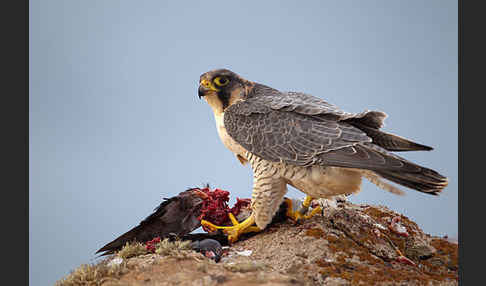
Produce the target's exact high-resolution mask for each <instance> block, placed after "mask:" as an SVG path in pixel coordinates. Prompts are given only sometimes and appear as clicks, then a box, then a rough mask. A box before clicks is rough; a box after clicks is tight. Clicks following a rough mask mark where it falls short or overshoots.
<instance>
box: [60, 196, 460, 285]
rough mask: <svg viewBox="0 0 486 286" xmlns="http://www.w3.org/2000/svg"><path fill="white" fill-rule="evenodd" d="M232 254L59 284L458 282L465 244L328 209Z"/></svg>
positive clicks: (167, 261)
mask: <svg viewBox="0 0 486 286" xmlns="http://www.w3.org/2000/svg"><path fill="white" fill-rule="evenodd" d="M224 251H225V254H224V255H223V257H222V259H221V261H220V262H219V263H216V262H214V261H213V260H211V259H208V258H206V257H204V256H203V255H201V254H200V253H196V252H194V251H192V250H181V251H180V252H177V254H175V252H171V253H172V254H171V255H161V254H144V255H139V256H136V257H132V258H128V259H121V258H120V257H118V256H117V255H113V256H110V257H108V258H106V259H105V260H103V261H102V262H100V263H99V264H97V265H92V266H89V267H93V269H95V268H96V267H98V268H100V269H101V268H102V269H104V272H103V271H98V272H99V273H101V272H103V273H111V274H106V275H98V276H99V277H97V278H93V279H92V280H91V281H88V280H89V279H88V278H86V276H87V275H86V273H87V272H88V271H87V270H86V271H85V272H86V273H85V275H84V276H83V277H84V278H82V279H84V282H83V281H81V280H82V279H81V278H79V277H80V274H79V273H78V274H76V273H77V272H79V269H77V270H75V271H74V272H73V273H72V274H71V275H69V276H67V277H66V278H64V279H63V280H60V281H59V282H58V285H457V284H458V247H457V243H456V242H453V241H450V240H449V239H447V238H441V237H434V236H431V235H428V234H425V233H424V232H423V231H422V230H421V229H420V228H419V226H418V225H417V224H416V223H414V222H413V221H410V220H409V219H408V218H407V217H406V216H404V215H401V214H398V213H395V212H393V211H391V210H389V209H388V208H386V207H382V206H370V205H355V204H352V203H350V202H345V201H340V202H337V203H332V204H328V205H327V207H326V208H325V209H324V211H323V213H322V215H317V216H314V217H313V218H311V219H309V220H306V221H304V222H303V223H300V224H294V223H293V222H291V221H285V222H281V223H276V224H274V225H272V226H270V227H269V228H267V229H266V230H265V231H264V232H261V233H258V234H255V235H252V236H248V237H246V238H245V239H242V240H241V241H238V242H237V243H235V244H233V245H231V246H230V247H228V248H226V249H224ZM83 267H85V268H86V267H88V266H83ZM110 271H111V272H110ZM76 277H78V278H79V279H78V280H77V281H76Z"/></svg>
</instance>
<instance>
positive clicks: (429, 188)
mask: <svg viewBox="0 0 486 286" xmlns="http://www.w3.org/2000/svg"><path fill="white" fill-rule="evenodd" d="M375 173H377V174H378V175H380V176H381V177H383V178H385V179H387V180H390V181H392V182H394V183H397V184H400V185H403V186H405V187H408V188H411V189H414V190H417V191H419V192H423V193H427V194H431V195H438V194H439V193H440V192H441V191H442V190H443V189H444V188H445V187H446V186H447V184H448V179H447V177H444V176H442V175H441V174H439V173H437V172H436V171H434V170H431V169H428V168H425V167H420V170H419V171H417V172H394V171H381V170H380V171H375Z"/></svg>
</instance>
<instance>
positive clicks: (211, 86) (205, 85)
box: [201, 79, 219, 91]
mask: <svg viewBox="0 0 486 286" xmlns="http://www.w3.org/2000/svg"><path fill="white" fill-rule="evenodd" d="M201 85H202V86H204V87H205V88H208V89H210V90H214V91H219V89H217V88H216V87H215V86H214V85H213V84H212V83H211V82H210V81H209V80H207V79H203V80H201Z"/></svg>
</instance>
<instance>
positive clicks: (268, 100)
mask: <svg viewBox="0 0 486 286" xmlns="http://www.w3.org/2000/svg"><path fill="white" fill-rule="evenodd" d="M385 117H386V115H385V114H384V113H382V112H377V111H367V112H362V113H358V114H354V113H347V112H344V111H342V110H340V109H339V108H338V107H336V106H334V105H332V104H329V103H327V102H326V101H324V100H322V99H320V98H317V97H313V96H311V95H307V94H304V93H297V92H279V91H277V90H275V89H272V88H269V87H266V86H262V85H257V86H256V87H255V90H254V91H253V94H252V95H250V96H248V98H247V99H246V100H244V101H240V102H238V103H235V104H233V105H231V106H230V107H228V108H227V109H226V110H225V116H224V125H225V128H226V131H227V132H228V134H229V135H230V136H231V137H232V138H233V139H234V140H235V141H236V142H238V143H239V144H240V145H242V146H243V147H244V148H245V149H247V150H248V151H249V152H251V153H253V154H255V155H257V156H259V157H261V158H263V159H265V160H269V161H273V162H279V161H283V162H286V163H289V164H293V165H299V166H305V165H312V164H321V165H328V166H339V167H349V168H363V169H371V170H389V169H400V170H404V171H415V170H416V168H415V167H414V165H413V164H406V163H404V161H403V159H402V158H400V157H398V156H395V155H393V154H391V153H389V152H387V151H386V150H385V149H383V148H380V147H379V146H376V145H374V144H372V143H371V142H372V141H373V140H372V138H371V137H370V136H368V134H367V133H366V132H365V131H363V130H361V129H360V128H358V127H357V126H355V125H353V124H352V123H353V122H354V121H350V120H349V119H351V120H353V119H355V120H358V121H359V122H360V123H362V124H367V126H371V127H373V128H380V127H381V126H383V120H384V118H385Z"/></svg>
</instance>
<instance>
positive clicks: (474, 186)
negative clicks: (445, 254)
mask: <svg viewBox="0 0 486 286" xmlns="http://www.w3.org/2000/svg"><path fill="white" fill-rule="evenodd" d="M458 2H459V6H458V20H459V30H458V32H459V38H458V40H459V45H458V54H459V59H458V63H459V66H458V68H459V70H458V71H459V78H458V79H459V86H458V87H459V96H458V112H459V114H458V115H459V116H458V117H459V118H458V119H459V130H458V137H459V152H458V153H459V154H458V163H459V174H458V175H459V190H458V202H459V285H480V284H481V283H482V282H481V281H483V280H484V277H483V275H481V274H482V273H484V272H485V270H484V267H483V265H484V254H483V253H484V244H483V241H484V240H485V236H484V235H483V228H484V218H485V217H486V213H485V212H483V210H485V209H486V208H485V203H486V201H485V200H483V199H482V197H483V196H484V193H485V192H486V190H485V186H484V177H485V174H484V173H483V171H484V168H485V167H484V163H483V162H482V161H484V151H483V150H484V148H485V140H484V139H483V136H482V135H481V134H482V133H484V132H485V127H484V123H485V122H486V119H485V116H484V115H486V114H485V113H486V112H485V109H484V108H485V106H486V105H485V104H484V103H482V100H481V99H482V98H484V96H485V95H486V90H485V89H484V84H483V82H484V81H485V78H484V76H485V72H484V66H485V61H484V60H485V57H484V55H485V51H486V45H485V44H484V42H485V41H484V27H485V23H484V7H481V6H480V4H481V3H484V2H481V1H462V0H459V1H458ZM466 4H467V5H466ZM473 4H476V6H474V5H473ZM478 4H479V5H478ZM483 6H484V5H483ZM468 136H469V137H468Z"/></svg>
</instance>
